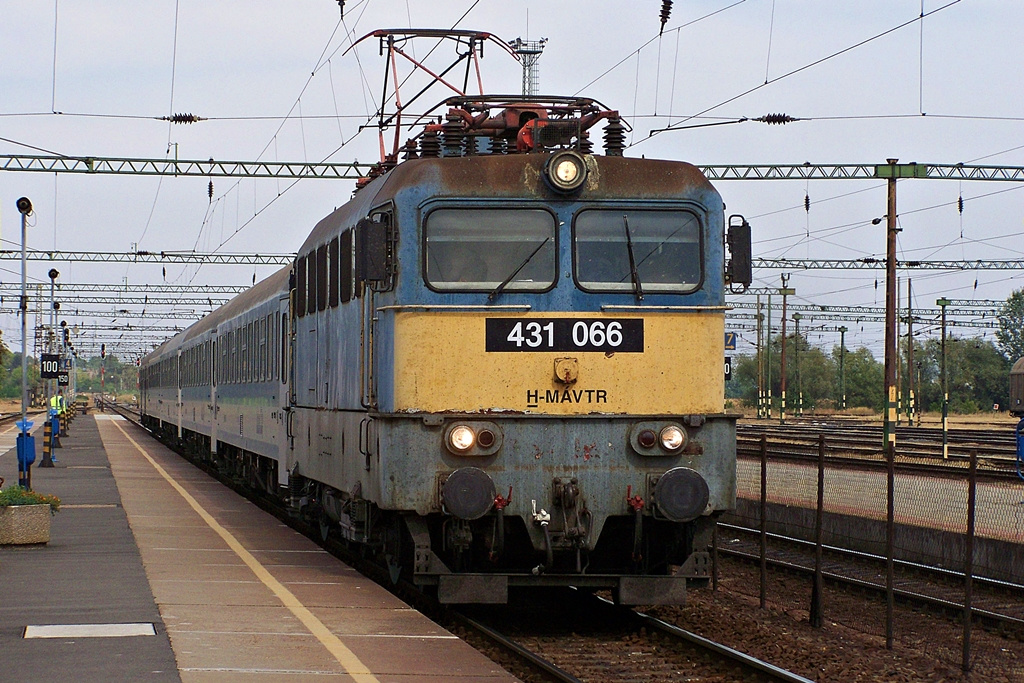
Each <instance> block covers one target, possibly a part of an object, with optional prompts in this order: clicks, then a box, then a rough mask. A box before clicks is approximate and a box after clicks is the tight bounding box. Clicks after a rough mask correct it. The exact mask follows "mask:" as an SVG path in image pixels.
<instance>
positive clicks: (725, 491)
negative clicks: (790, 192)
mask: <svg viewBox="0 0 1024 683" xmlns="http://www.w3.org/2000/svg"><path fill="white" fill-rule="evenodd" d="M449 105H450V110H449V114H448V116H447V120H446V122H445V123H440V124H435V125H433V126H429V127H428V128H427V129H426V131H425V132H424V133H423V134H422V135H421V136H420V138H419V140H418V141H414V142H410V143H409V144H407V145H406V148H405V153H406V157H407V158H406V159H405V160H404V161H402V162H401V163H397V162H396V161H395V160H391V161H390V163H386V164H383V165H382V166H381V167H380V172H379V173H378V174H376V177H372V178H368V179H366V181H365V182H362V183H361V184H360V188H359V189H358V191H357V192H356V193H355V195H354V197H353V198H352V200H351V201H349V202H348V203H347V204H345V205H344V206H342V207H341V208H339V209H337V210H336V211H334V212H333V213H331V214H330V215H329V216H327V217H326V218H324V219H323V220H322V221H320V223H319V224H318V225H317V226H316V227H315V228H314V229H313V231H312V233H311V234H310V235H309V236H308V238H306V240H305V242H304V243H303V244H302V246H301V247H300V248H299V250H298V255H297V258H296V260H295V262H294V264H293V265H291V266H290V267H287V268H285V269H283V270H282V271H280V272H279V273H277V274H276V275H274V276H272V277H270V278H268V279H267V280H265V281H263V282H261V283H259V284H257V285H256V286H254V287H253V288H252V289H251V290H250V291H249V292H247V293H245V294H243V295H241V296H239V297H238V298H237V299H235V300H233V301H232V302H230V303H229V304H227V305H226V306H225V307H223V308H222V309H221V310H219V311H216V312H214V313H213V314H211V315H210V316H208V317H207V318H205V319H203V320H201V321H199V322H198V323H196V324H195V325H193V326H192V327H191V328H189V329H188V330H186V331H185V332H183V333H181V334H179V335H178V336H177V337H175V338H173V339H171V340H169V341H168V342H167V343H165V344H164V345H163V346H161V347H160V348H158V349H156V350H155V351H154V352H153V353H152V354H150V355H149V356H147V357H146V359H145V360H144V363H143V365H144V367H143V372H142V390H143V397H142V409H143V413H144V416H145V417H144V419H145V421H146V424H147V425H149V426H150V427H151V428H152V429H153V430H154V431H155V432H157V433H159V434H161V435H162V436H164V437H166V438H169V439H172V440H176V441H178V442H180V443H182V444H184V445H186V446H187V447H188V448H189V449H190V450H191V451H193V452H194V453H197V454H198V455H199V457H202V458H204V459H208V460H210V461H212V462H214V463H216V464H217V466H218V467H221V468H224V469H226V470H228V471H231V472H234V473H236V474H237V475H238V476H240V477H242V478H245V479H246V480H248V481H249V482H250V484H251V485H252V486H253V487H255V488H260V489H263V490H265V491H266V492H268V493H271V494H274V495H279V496H282V497H284V498H286V499H287V501H288V502H289V503H290V504H291V505H293V506H294V507H295V509H296V510H297V511H299V512H301V513H304V514H308V515H312V516H315V517H316V518H317V519H319V520H320V522H321V524H322V529H323V530H324V532H325V533H337V534H341V535H342V536H343V537H344V538H346V539H347V540H348V541H350V542H352V543H354V544H365V545H366V546H367V547H368V548H370V549H372V550H373V551H375V552H377V553H379V556H380V557H381V558H382V559H383V561H385V562H387V563H389V565H390V566H391V567H392V569H393V573H394V574H395V575H396V576H398V575H401V574H403V573H404V574H407V575H408V578H410V579H411V580H413V581H415V582H417V583H419V584H421V585H424V586H430V587H436V590H437V592H438V595H439V596H440V598H441V599H442V600H443V601H446V602H502V601H505V600H507V596H508V591H509V587H510V586H540V585H575V586H580V587H586V588H592V589H600V588H607V589H612V590H613V591H614V592H615V594H616V595H617V597H618V599H619V600H621V601H622V602H625V603H632V604H638V603H640V604H652V603H679V602H681V601H682V600H683V599H684V596H685V589H686V585H687V582H691V583H692V582H697V583H703V582H705V581H706V580H707V577H708V576H709V563H708V553H707V547H708V544H709V542H710V537H711V531H712V528H713V525H714V520H715V519H716V517H717V516H718V515H719V514H720V513H721V512H722V511H724V510H729V509H731V508H732V507H734V505H735V496H736V473H735V462H736V451H735V417H734V416H730V415H727V414H725V412H724V410H723V403H724V377H723V371H722V360H723V354H724V352H723V338H724V337H723V331H724V311H725V306H724V292H725V288H726V287H727V286H729V284H730V282H731V283H734V284H735V283H740V282H743V281H746V282H747V283H749V226H747V224H746V222H745V221H742V220H732V219H730V221H729V224H730V225H729V231H728V232H729V235H728V236H727V234H726V232H727V230H726V220H725V216H724V207H723V203H722V199H721V197H720V195H719V194H718V192H717V191H716V190H715V188H714V187H713V186H712V185H711V184H710V183H709V182H708V181H707V180H706V179H705V178H704V176H703V175H702V174H701V173H700V171H699V170H698V169H697V168H695V167H694V166H692V165H689V164H686V163H682V162H674V161H659V160H646V159H635V158H627V157H625V156H623V155H622V152H623V147H624V145H623V127H622V125H621V123H620V121H619V119H618V116H617V114H616V113H615V112H611V111H608V110H604V109H602V108H601V107H599V106H598V105H596V104H595V103H594V102H593V101H590V100H581V99H571V98H565V99H561V98H556V99H551V98H549V99H548V100H546V101H544V102H541V101H539V100H514V99H513V98H491V99H486V98H476V99H471V98H459V99H457V100H453V101H451V102H450V103H449ZM493 111H497V113H496V114H494V115H491V112H493ZM599 122H604V123H605V133H604V135H605V154H604V155H599V154H594V153H593V150H592V145H591V143H590V140H589V132H588V131H589V129H591V128H592V127H594V126H595V125H596V124H597V123H599ZM727 243H728V246H729V250H727V248H726V247H727ZM730 252H731V253H730Z"/></svg>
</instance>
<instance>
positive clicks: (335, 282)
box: [327, 237, 341, 308]
mask: <svg viewBox="0 0 1024 683" xmlns="http://www.w3.org/2000/svg"><path fill="white" fill-rule="evenodd" d="M327 261H328V272H329V273H330V277H328V278H327V305H328V306H330V307H331V308H335V307H336V306H337V305H338V298H339V296H338V295H339V293H340V289H339V287H340V284H339V278H340V276H341V262H340V248H339V245H338V238H337V237H335V238H334V239H332V240H331V241H330V242H328V243H327Z"/></svg>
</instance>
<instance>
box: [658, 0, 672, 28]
mask: <svg viewBox="0 0 1024 683" xmlns="http://www.w3.org/2000/svg"><path fill="white" fill-rule="evenodd" d="M671 14H672V0H661V30H660V31H658V35H661V34H662V33H663V32H664V31H665V24H666V23H668V18H669V16H670V15H671Z"/></svg>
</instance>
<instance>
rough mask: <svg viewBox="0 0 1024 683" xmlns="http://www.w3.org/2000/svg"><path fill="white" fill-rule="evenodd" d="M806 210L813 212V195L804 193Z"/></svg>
mask: <svg viewBox="0 0 1024 683" xmlns="http://www.w3.org/2000/svg"><path fill="white" fill-rule="evenodd" d="M804 211H806V212H807V213H810V212H811V195H809V194H804Z"/></svg>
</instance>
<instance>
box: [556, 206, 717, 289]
mask: <svg viewBox="0 0 1024 683" xmlns="http://www.w3.org/2000/svg"><path fill="white" fill-rule="evenodd" d="M700 228H701V226H700V220H699V219H698V218H697V216H696V215H695V214H693V213H691V212H690V211H682V210H660V211H659V210H636V209H586V210H584V211H581V212H580V213H579V214H577V216H576V218H575V220H574V222H573V239H574V243H573V263H574V268H575V273H576V282H577V284H578V285H579V287H580V289H582V290H584V291H588V292H634V291H637V290H639V291H641V292H643V293H651V294H660V293H664V294H669V293H671V294H684V293H687V292H693V291H696V290H697V289H699V288H700V285H701V281H702V280H703V270H702V259H701V229H700Z"/></svg>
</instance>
